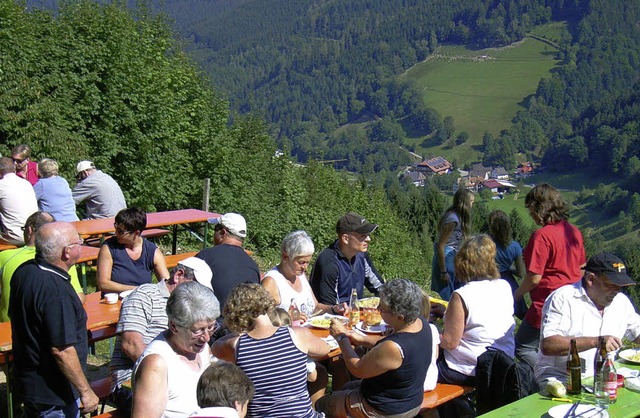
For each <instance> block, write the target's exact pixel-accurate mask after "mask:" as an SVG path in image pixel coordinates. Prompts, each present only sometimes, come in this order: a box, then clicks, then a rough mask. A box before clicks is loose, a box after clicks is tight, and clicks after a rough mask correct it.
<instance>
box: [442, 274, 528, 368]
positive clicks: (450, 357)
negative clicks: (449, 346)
mask: <svg viewBox="0 0 640 418" xmlns="http://www.w3.org/2000/svg"><path fill="white" fill-rule="evenodd" d="M454 293H457V294H458V295H460V297H461V298H462V301H463V302H464V304H465V305H466V307H467V310H468V312H469V315H468V317H467V321H466V323H465V324H464V332H463V333H462V338H461V340H460V344H459V345H458V346H457V347H456V348H454V349H453V350H445V351H444V358H445V360H446V361H447V365H448V366H449V368H450V369H452V370H455V371H458V372H460V373H462V374H464V375H467V376H475V375H476V364H477V363H478V356H479V355H480V354H482V353H484V352H485V351H487V347H493V348H497V349H500V350H502V351H504V352H505V353H506V354H507V355H508V356H510V357H513V356H514V352H515V339H514V333H513V331H514V329H515V326H516V323H515V321H514V319H513V293H512V290H511V286H510V285H509V283H507V282H506V281H505V280H502V279H494V280H478V281H473V282H469V283H467V284H465V285H464V286H462V287H461V288H460V289H457V290H455V291H454ZM445 316H446V313H445Z"/></svg>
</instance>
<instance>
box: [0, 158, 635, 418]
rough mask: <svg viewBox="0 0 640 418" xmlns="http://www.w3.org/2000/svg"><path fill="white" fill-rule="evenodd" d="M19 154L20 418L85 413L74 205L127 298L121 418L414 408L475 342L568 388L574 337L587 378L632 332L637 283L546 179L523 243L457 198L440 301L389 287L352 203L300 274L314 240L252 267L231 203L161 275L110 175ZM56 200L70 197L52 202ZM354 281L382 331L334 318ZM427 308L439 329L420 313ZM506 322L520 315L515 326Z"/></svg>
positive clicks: (114, 367) (455, 411)
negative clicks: (587, 246) (95, 222)
mask: <svg viewBox="0 0 640 418" xmlns="http://www.w3.org/2000/svg"><path fill="white" fill-rule="evenodd" d="M25 147H26V146H19V147H16V148H15V149H14V150H13V158H12V159H9V158H6V157H3V158H0V174H2V179H0V192H1V191H2V190H3V189H2V188H3V187H21V189H20V190H26V188H27V187H29V188H30V189H31V192H32V196H31V197H32V199H31V200H30V202H31V203H30V204H31V205H32V206H31V209H33V211H31V212H30V213H29V214H27V216H26V217H24V219H23V220H22V223H21V224H20V225H19V228H18V230H20V232H21V234H20V240H19V241H20V243H21V244H25V245H24V247H21V248H17V249H15V250H7V251H3V252H0V269H2V288H1V290H2V292H1V294H0V295H1V297H0V319H1V320H3V321H6V320H9V319H10V320H11V327H12V333H13V352H14V362H15V366H14V379H15V380H14V384H15V390H16V393H17V395H18V399H20V400H21V401H22V403H23V405H24V414H25V416H27V417H36V416H37V417H53V416H56V417H57V416H65V417H66V416H74V417H75V416H79V414H80V413H86V412H91V411H94V410H95V409H96V408H97V406H98V398H97V397H96V395H95V393H93V391H92V390H91V388H90V385H89V383H88V381H87V379H86V377H85V374H84V372H83V367H84V366H85V365H86V358H87V346H88V345H87V344H88V342H87V332H86V331H87V330H86V313H85V310H84V308H83V306H82V303H83V296H84V295H83V293H82V291H81V289H80V286H79V283H78V278H77V273H76V272H75V269H74V268H72V267H73V266H74V264H75V263H76V262H77V260H78V258H79V247H80V244H82V240H81V239H80V237H79V236H78V233H77V231H76V230H75V229H74V227H73V226H72V224H69V223H67V222H66V221H68V220H75V219H77V218H74V217H73V216H74V215H75V210H74V208H75V204H77V203H79V202H80V201H84V200H86V201H87V215H89V216H115V225H114V227H115V235H114V236H113V237H110V238H108V239H107V240H105V241H104V243H103V244H102V245H101V247H100V251H99V255H98V260H97V277H96V282H97V286H98V289H99V290H101V291H102V292H117V293H123V292H125V293H123V294H127V295H126V296H125V297H123V301H122V307H121V311H120V319H119V322H118V324H117V330H116V339H115V345H114V349H113V352H112V356H111V361H110V376H111V382H112V387H111V392H112V393H111V402H112V403H113V404H114V405H115V406H116V407H117V408H118V411H119V412H120V413H121V414H122V415H124V416H129V415H131V416H135V417H186V416H196V417H204V416H207V417H227V416H233V417H237V416H240V417H242V416H251V417H319V416H327V417H346V416H349V417H379V416H388V417H397V418H401V417H414V416H417V415H418V414H420V411H421V405H422V400H423V394H424V392H425V391H428V390H433V389H434V388H435V387H436V384H437V383H450V384H458V385H464V386H471V387H474V386H476V384H477V383H478V382H477V378H476V370H477V368H478V358H479V357H480V356H481V355H482V354H483V353H485V352H486V351H487V349H488V348H490V349H491V350H496V351H500V352H502V353H504V354H505V355H506V356H508V357H509V358H511V359H517V360H518V361H520V362H523V363H525V364H528V365H530V367H531V371H532V375H533V374H535V378H536V380H537V381H538V383H540V384H544V382H545V381H546V380H547V379H548V378H550V377H555V378H559V379H560V380H566V368H565V366H566V355H567V353H568V351H569V341H570V339H576V340H577V342H578V349H579V351H580V352H581V356H582V357H583V358H584V359H585V360H586V361H585V363H586V365H587V373H589V372H590V369H589V365H591V364H593V357H594V353H595V350H596V345H597V341H598V337H599V336H604V337H605V341H606V345H607V350H609V351H613V350H617V349H619V348H620V347H621V345H622V339H623V338H627V339H629V340H631V341H635V342H640V316H639V315H638V314H637V313H636V312H635V310H634V307H633V306H632V304H631V302H630V301H629V299H628V298H627V297H626V296H625V295H624V294H623V293H621V290H622V289H623V288H624V287H626V286H630V285H634V284H635V282H634V281H633V280H632V279H631V278H629V276H628V275H627V274H626V267H625V265H624V262H623V261H622V260H620V259H619V258H617V257H616V256H614V255H612V254H609V253H601V254H598V255H595V256H593V257H592V258H591V259H590V260H588V261H587V259H586V255H585V250H584V246H583V242H582V235H581V234H580V231H579V230H578V229H577V228H576V227H575V226H573V225H571V224H570V223H569V222H568V221H567V207H566V205H565V203H564V201H563V200H562V198H561V196H560V194H559V192H558V191H557V190H556V189H554V188H553V187H552V186H550V185H547V184H541V185H538V186H535V187H534V188H533V189H532V190H531V191H530V192H529V193H528V194H527V196H526V199H525V205H526V207H527V208H528V209H529V212H530V215H531V217H532V219H533V220H534V222H535V223H536V224H537V225H539V226H540V229H538V230H537V231H535V232H534V233H533V234H532V236H531V238H530V240H529V243H528V244H527V246H526V247H525V249H524V250H523V249H522V248H521V246H520V245H519V244H518V243H517V242H516V241H514V240H513V237H512V233H511V227H510V220H509V217H508V216H507V215H506V214H505V213H504V212H502V211H494V212H492V213H491V214H490V216H489V219H488V224H489V234H488V235H485V234H479V235H471V234H470V229H471V226H470V225H471V211H472V207H473V203H474V194H473V193H472V192H471V191H469V190H465V189H461V190H459V191H458V192H457V193H456V194H455V196H454V199H453V204H452V205H451V206H450V207H449V208H447V209H446V211H445V213H444V214H443V216H442V218H441V220H440V223H439V226H438V228H439V230H438V238H437V240H436V242H435V244H434V257H433V262H432V280H431V286H432V290H433V291H435V292H438V293H439V295H440V297H441V298H442V299H444V300H445V301H447V302H448V306H447V307H446V308H445V305H443V304H440V303H433V304H432V303H430V298H429V296H428V293H426V292H425V291H424V290H422V289H421V288H420V287H419V286H418V285H417V284H416V283H414V282H413V281H411V280H407V279H394V280H390V281H388V282H386V283H385V280H384V279H383V278H382V275H380V274H379V273H378V271H377V270H376V268H375V266H374V264H373V262H372V260H371V258H370V257H369V255H368V247H369V244H370V242H371V236H372V234H373V233H374V231H375V230H376V229H377V228H378V225H376V224H373V223H370V222H369V221H367V220H366V219H365V218H364V217H362V216H361V215H359V214H357V213H354V212H349V213H346V214H345V215H343V216H342V217H340V219H339V220H338V222H337V223H336V239H335V241H334V242H333V243H331V244H330V245H329V246H328V247H327V248H325V249H323V250H322V251H321V252H320V253H319V255H318V256H317V258H316V261H315V264H314V266H313V268H312V269H311V274H310V277H309V278H307V275H306V272H307V270H308V268H309V266H310V264H311V261H312V259H313V256H314V254H315V246H314V244H313V240H312V238H311V237H310V236H309V235H308V234H307V233H306V232H305V231H302V230H300V231H294V232H291V233H290V234H288V235H287V236H286V237H284V239H283V241H282V245H281V248H280V254H281V258H280V262H279V263H278V264H277V265H276V266H275V267H273V268H272V269H270V270H268V271H266V272H265V273H264V274H263V275H262V276H261V274H260V270H259V267H258V265H257V264H256V262H255V261H254V260H253V259H252V258H251V256H249V255H248V254H247V252H246V251H245V250H244V248H243V245H244V241H245V239H246V237H247V224H246V221H245V219H244V217H243V216H242V215H240V214H237V213H227V214H224V215H221V216H219V217H216V218H213V219H210V220H209V222H210V223H212V224H214V225H215V227H214V245H213V246H212V247H210V248H206V249H203V250H202V251H200V252H199V253H198V254H197V255H196V256H195V257H190V258H187V259H184V260H182V261H180V262H179V263H178V265H177V266H176V267H174V268H173V269H171V271H170V272H169V271H168V269H167V266H166V262H165V259H164V256H163V255H162V253H161V251H160V250H159V249H158V248H157V247H156V246H155V245H154V244H153V243H152V242H150V241H148V240H147V239H146V238H143V237H142V235H141V234H142V231H144V229H145V228H146V214H145V213H144V211H142V210H141V209H139V208H135V207H131V208H126V207H125V206H126V203H125V201H124V197H123V196H122V192H121V191H120V189H119V187H117V184H115V182H114V181H113V179H111V178H110V177H109V176H108V175H107V174H105V173H102V172H100V171H98V170H96V169H95V166H94V165H93V163H91V162H89V161H82V162H80V163H79V164H78V166H77V172H78V185H77V186H76V188H74V190H73V191H71V190H70V189H69V187H68V184H66V180H64V179H61V178H59V177H58V176H57V171H58V166H57V164H56V162H55V161H53V160H51V159H43V160H41V161H40V162H39V163H38V164H35V163H34V162H32V161H30V160H29V157H30V156H29V152H30V150H29V149H28V147H26V148H25ZM109 179H110V180H109ZM5 180H6V182H5V183H3V181H5ZM88 180H89V181H88ZM63 182H64V184H63ZM106 189H108V190H106ZM13 190H16V189H13ZM65 190H66V191H68V193H62V191H65ZM91 190H93V191H98V193H99V194H100V195H101V196H102V198H96V197H95V196H94V195H92V194H91V193H92V192H91ZM50 192H51V193H50ZM54 192H55V193H54ZM13 193H14V192H12V195H13ZM3 196H4V195H0V206H1V207H2V220H3V237H7V238H8V237H12V239H13V242H16V243H18V240H16V239H15V233H14V235H4V232H5V227H6V225H5V219H13V218H10V217H6V215H5V208H11V205H6V204H5V199H4V197H3ZM42 196H45V197H44V198H42ZM54 197H55V198H54ZM63 198H64V199H67V203H65V204H64V205H56V204H55V202H57V201H58V200H57V199H59V200H60V201H62V200H63ZM29 199H30V198H25V201H27V200H29ZM101 199H104V200H101ZM12 203H13V202H12ZM31 209H29V210H31ZM38 209H40V210H38ZM59 217H60V218H59ZM19 219H22V218H15V222H18V221H19ZM61 219H62V220H63V221H62V222H61V221H60V220H61ZM10 230H12V229H11V228H8V229H6V231H7V232H8V231H10ZM13 230H14V232H15V228H13ZM514 273H515V274H514ZM154 275H155V278H156V282H153V281H152V278H153V276H154ZM516 277H519V278H520V279H521V280H520V282H518V280H516ZM365 288H366V289H367V290H368V292H369V293H370V294H372V295H376V296H378V297H379V304H378V306H377V310H378V311H379V313H380V315H381V317H382V320H383V321H384V323H385V324H386V330H385V331H384V332H382V333H380V334H373V333H369V334H366V333H363V332H360V331H359V330H357V329H354V328H350V327H348V326H347V325H346V323H345V322H343V321H342V320H340V319H339V317H343V316H345V315H347V314H348V313H349V309H350V306H349V305H348V302H349V299H350V296H351V293H352V290H353V289H355V292H356V293H357V295H358V297H359V298H363V297H364V296H365ZM526 294H529V295H530V299H531V306H527V304H526V302H525V299H524V296H525V295H526ZM292 304H295V305H296V306H297V307H298V309H299V312H300V316H299V318H296V319H297V320H299V321H300V322H301V323H302V324H304V323H307V322H309V318H311V317H312V316H315V315H319V314H332V315H333V317H332V319H331V325H330V327H329V333H330V335H331V336H332V337H333V339H334V340H335V342H336V343H337V345H338V347H339V349H340V352H341V356H342V360H341V361H340V362H336V361H327V360H326V359H327V356H328V355H329V353H330V351H331V346H330V345H329V341H328V340H327V339H321V338H319V337H317V336H316V335H314V334H313V333H312V332H311V331H310V330H309V329H308V328H306V327H304V326H302V327H300V326H291V325H292V323H291V318H290V317H289V316H288V313H287V311H288V309H289V308H290V306H291V305H292ZM437 317H442V318H443V321H442V324H443V325H442V327H441V329H440V330H438V328H436V326H435V325H434V324H433V323H430V322H429V320H430V319H434V318H437ZM514 317H517V318H520V319H522V323H521V325H520V327H519V328H518V330H517V332H516V321H515V318H514ZM295 325H297V324H295ZM329 340H330V339H329ZM328 374H332V377H333V379H332V392H331V393H330V394H327V393H325V390H326V388H327V382H328ZM423 413H424V412H423ZM428 413H429V414H431V415H435V414H437V412H436V411H429V412H428ZM440 414H441V415H443V416H466V415H469V416H472V415H473V414H474V411H473V405H472V404H470V403H469V400H468V399H466V398H464V397H462V398H459V399H458V400H456V401H454V402H453V403H449V404H445V406H444V407H443V408H441V409H440Z"/></svg>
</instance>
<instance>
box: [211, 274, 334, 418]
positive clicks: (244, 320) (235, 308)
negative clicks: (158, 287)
mask: <svg viewBox="0 0 640 418" xmlns="http://www.w3.org/2000/svg"><path fill="white" fill-rule="evenodd" d="M274 308H275V301H274V299H273V297H272V296H271V295H270V294H269V292H267V291H266V290H265V289H263V288H262V287H260V286H259V285H257V284H249V283H245V284H240V285H238V286H237V287H236V288H235V289H234V290H233V291H232V292H231V294H230V295H229V297H228V298H227V302H226V304H225V307H224V311H223V314H224V318H225V323H226V325H227V327H228V328H229V329H230V330H232V331H234V332H236V333H237V334H236V335H233V336H231V337H229V338H226V339H222V340H218V341H216V343H215V344H214V345H213V352H214V355H215V356H216V357H218V358H220V359H224V360H227V361H229V362H233V363H235V364H237V365H238V366H239V367H240V368H241V369H242V370H243V371H244V372H245V373H246V374H247V376H249V379H251V381H252V382H253V384H254V386H255V395H254V397H253V400H252V401H251V402H250V403H249V410H248V415H247V416H249V417H304V418H307V417H319V416H321V415H320V414H318V413H317V412H316V411H314V410H313V408H312V406H311V399H310V398H309V393H308V392H307V367H306V363H307V355H310V356H312V357H316V358H318V357H322V356H326V355H327V354H328V353H329V350H330V349H329V346H328V345H327V343H325V342H324V341H322V340H321V339H319V338H318V337H316V336H314V335H313V334H312V333H311V332H310V331H309V330H307V329H304V328H288V327H276V326H274V325H273V324H272V323H271V320H270V319H269V312H270V311H272V310H273V309H274Z"/></svg>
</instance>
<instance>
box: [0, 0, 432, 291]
mask: <svg viewBox="0 0 640 418" xmlns="http://www.w3.org/2000/svg"><path fill="white" fill-rule="evenodd" d="M0 22H2V23H1V25H0V145H1V147H0V153H1V154H3V155H6V154H7V153H9V152H10V149H11V148H12V147H13V146H15V145H17V144H21V143H27V144H29V145H31V147H32V148H33V155H34V157H35V159H41V158H44V157H52V158H55V159H56V160H58V161H59V162H60V166H61V173H62V174H63V175H64V176H65V177H66V178H67V179H70V180H71V179H73V178H74V177H73V175H74V174H75V172H74V167H75V164H76V163H77V161H78V160H82V159H90V160H93V161H94V162H95V163H96V165H97V166H98V168H99V169H102V170H104V171H106V172H108V173H110V174H112V175H113V176H114V177H115V178H116V180H117V181H118V182H119V183H120V185H121V186H122V188H123V190H124V192H125V195H126V198H127V202H128V203H129V205H139V206H142V207H143V208H144V209H146V210H148V211H151V210H167V209H177V208H184V207H200V206H201V190H202V179H203V178H205V177H209V178H211V183H212V184H211V185H212V197H211V202H210V206H211V208H212V210H215V211H218V212H220V213H224V212H227V211H236V212H240V213H242V214H244V215H245V216H246V218H247V220H248V225H249V239H248V243H247V245H248V247H249V248H251V249H253V250H255V251H256V253H257V255H258V256H259V257H261V258H263V260H267V261H271V262H275V261H276V260H279V256H280V254H279V244H280V240H281V239H282V238H283V237H284V235H285V234H287V233H288V232H290V231H292V230H295V229H305V230H307V231H308V232H309V234H310V235H311V236H312V237H313V238H314V242H315V243H316V245H317V246H318V249H320V248H322V247H323V246H325V245H327V244H329V243H330V242H331V241H332V240H333V239H334V235H335V223H336V221H337V219H338V217H339V216H340V215H341V214H343V213H344V212H346V211H348V210H355V211H360V212H361V213H363V214H366V217H367V218H368V219H370V220H371V221H372V222H377V223H379V224H380V228H379V232H377V233H376V235H375V237H374V242H373V244H372V247H371V248H372V253H373V254H374V257H375V259H376V262H377V265H378V267H379V269H380V270H381V272H383V274H385V275H386V276H387V277H409V278H411V279H414V280H416V281H420V282H425V281H426V280H427V277H428V274H429V273H430V272H429V271H428V270H429V269H428V268H427V267H426V266H428V261H427V260H429V259H430V254H431V243H430V241H429V239H428V238H422V237H420V236H418V235H417V234H415V233H414V232H412V231H411V230H410V229H409V228H408V227H407V225H406V223H405V222H404V221H401V220H400V218H399V217H398V215H397V214H396V211H395V210H394V209H393V207H392V206H391V204H390V203H389V201H388V200H387V198H386V196H385V193H384V191H383V190H382V189H381V188H380V187H376V186H367V187H365V186H364V184H366V183H365V182H360V181H355V182H354V181H353V179H352V178H347V177H345V176H344V175H342V174H340V173H337V172H335V171H333V170H332V169H330V168H326V167H323V166H321V165H318V164H310V165H309V166H308V167H300V166H298V165H294V164H292V162H291V160H290V159H289V158H287V157H286V156H283V157H275V150H276V146H275V144H274V142H273V140H272V139H271V137H270V136H269V135H268V134H267V129H266V128H267V127H266V125H265V124H264V122H263V121H261V120H259V119H257V118H252V117H246V118H236V119H235V120H234V121H233V122H231V121H230V120H229V111H228V105H227V103H226V102H225V101H224V100H221V99H220V98H219V97H218V95H217V94H216V93H215V92H214V91H213V90H212V89H211V87H210V85H209V84H208V82H206V81H205V79H204V78H202V77H201V75H200V74H199V71H198V70H197V69H196V67H195V66H194V65H193V63H192V62H191V61H190V60H189V59H187V58H186V56H185V55H184V54H183V53H182V52H181V50H180V47H179V44H178V43H177V42H176V40H175V39H174V38H173V36H172V34H171V31H170V30H169V27H168V26H167V25H166V24H165V23H163V22H162V21H161V20H159V19H154V18H151V17H149V16H145V15H138V16H137V17H136V18H135V19H134V17H133V16H132V15H131V14H130V13H129V12H128V11H127V10H125V9H123V8H122V7H120V6H118V5H105V6H100V5H98V4H96V3H92V2H89V1H82V2H74V3H70V4H67V5H65V6H64V7H61V8H60V9H59V10H58V11H57V13H56V15H53V14H50V13H47V12H27V11H25V8H24V6H23V5H20V4H18V3H14V2H13V1H9V0H1V1H0ZM72 185H73V181H72ZM441 209H442V208H438V209H437V210H441Z"/></svg>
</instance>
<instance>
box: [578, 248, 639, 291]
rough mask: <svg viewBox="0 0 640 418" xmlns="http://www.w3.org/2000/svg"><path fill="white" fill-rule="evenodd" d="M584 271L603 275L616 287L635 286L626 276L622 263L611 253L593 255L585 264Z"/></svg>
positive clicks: (625, 269)
mask: <svg viewBox="0 0 640 418" xmlns="http://www.w3.org/2000/svg"><path fill="white" fill-rule="evenodd" d="M585 270H587V271H590V272H591V273H596V274H604V275H605V276H607V279H608V280H609V281H610V282H611V283H613V284H615V285H617V286H630V285H634V284H636V282H634V281H633V280H632V279H631V278H630V277H629V276H628V275H627V267H626V266H625V265H624V262H623V261H622V260H620V259H619V258H618V257H616V256H615V255H613V254H611V253H600V254H598V255H594V256H593V257H591V258H590V259H589V261H588V262H587V266H586V267H585Z"/></svg>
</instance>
